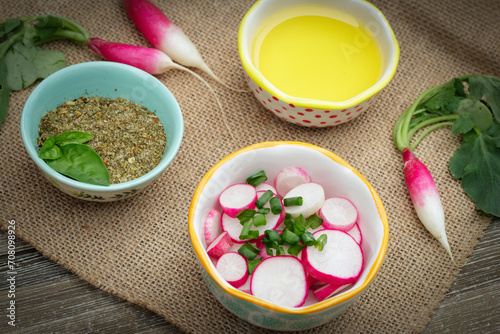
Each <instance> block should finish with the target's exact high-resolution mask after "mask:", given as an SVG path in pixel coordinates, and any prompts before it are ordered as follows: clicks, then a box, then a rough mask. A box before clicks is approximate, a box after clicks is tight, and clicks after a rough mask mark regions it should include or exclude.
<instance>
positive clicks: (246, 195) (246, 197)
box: [219, 183, 257, 218]
mask: <svg viewBox="0 0 500 334" xmlns="http://www.w3.org/2000/svg"><path fill="white" fill-rule="evenodd" d="M256 200H257V191H256V190H255V188H254V187H253V186H251V185H249V184H246V183H236V184H233V185H231V186H229V187H227V188H226V189H224V190H223V191H222V193H221V194H220V195H219V203H220V205H221V207H222V210H223V211H224V213H225V214H227V215H228V216H229V217H232V218H234V217H236V215H237V214H238V213H240V211H241V210H245V209H253V208H254V207H255V201H256Z"/></svg>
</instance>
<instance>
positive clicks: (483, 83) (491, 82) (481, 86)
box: [468, 75, 500, 122]
mask: <svg viewBox="0 0 500 334" xmlns="http://www.w3.org/2000/svg"><path fill="white" fill-rule="evenodd" d="M468 82H469V91H470V93H471V95H472V96H473V97H474V98H476V99H478V100H480V99H482V97H483V95H486V99H487V100H488V105H489V106H490V108H491V111H492V113H493V116H494V118H495V120H496V121H497V122H500V79H499V78H494V77H488V76H482V75H474V76H471V77H469V79H468Z"/></svg>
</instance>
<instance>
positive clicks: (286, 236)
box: [281, 230, 300, 245]
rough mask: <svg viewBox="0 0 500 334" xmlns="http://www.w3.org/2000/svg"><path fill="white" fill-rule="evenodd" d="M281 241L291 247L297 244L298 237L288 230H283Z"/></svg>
mask: <svg viewBox="0 0 500 334" xmlns="http://www.w3.org/2000/svg"><path fill="white" fill-rule="evenodd" d="M281 239H282V240H283V241H284V242H286V243H287V244H290V245H293V244H295V243H297V242H299V240H300V237H299V236H298V235H297V234H295V233H293V232H292V231H290V230H284V231H283V233H281Z"/></svg>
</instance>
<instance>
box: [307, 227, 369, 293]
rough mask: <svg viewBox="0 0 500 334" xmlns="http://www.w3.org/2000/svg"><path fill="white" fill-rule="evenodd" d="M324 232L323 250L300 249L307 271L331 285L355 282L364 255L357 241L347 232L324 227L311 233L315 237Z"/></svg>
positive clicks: (311, 247)
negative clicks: (325, 239)
mask: <svg viewBox="0 0 500 334" xmlns="http://www.w3.org/2000/svg"><path fill="white" fill-rule="evenodd" d="M323 234H326V238H327V242H326V244H325V245H324V247H323V250H321V251H319V250H318V249H317V248H316V247H314V246H307V247H306V248H304V249H303V250H302V262H303V263H304V267H305V268H306V270H307V272H308V273H309V274H311V276H313V277H314V278H316V279H317V280H320V281H323V282H325V283H328V284H333V285H344V284H349V283H353V282H355V281H356V280H357V279H358V278H359V276H360V275H361V271H362V269H363V264H364V257H363V251H362V250H361V247H360V246H359V245H358V243H357V242H356V241H355V240H354V239H353V237H351V236H350V235H349V234H347V233H346V232H343V231H338V230H328V229H324V230H321V231H318V232H316V233H314V234H313V236H314V238H315V239H318V238H319V237H320V236H321V235H323Z"/></svg>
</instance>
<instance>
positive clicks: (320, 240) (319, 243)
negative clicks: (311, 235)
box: [314, 234, 326, 252]
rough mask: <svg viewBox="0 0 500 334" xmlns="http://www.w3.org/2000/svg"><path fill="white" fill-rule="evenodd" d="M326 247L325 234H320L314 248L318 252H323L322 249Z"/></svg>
mask: <svg viewBox="0 0 500 334" xmlns="http://www.w3.org/2000/svg"><path fill="white" fill-rule="evenodd" d="M325 245H326V234H322V235H321V236H320V237H319V238H318V239H317V240H316V243H315V244H314V247H316V248H317V249H318V250H319V251H320V252H321V251H322V250H323V247H325Z"/></svg>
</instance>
